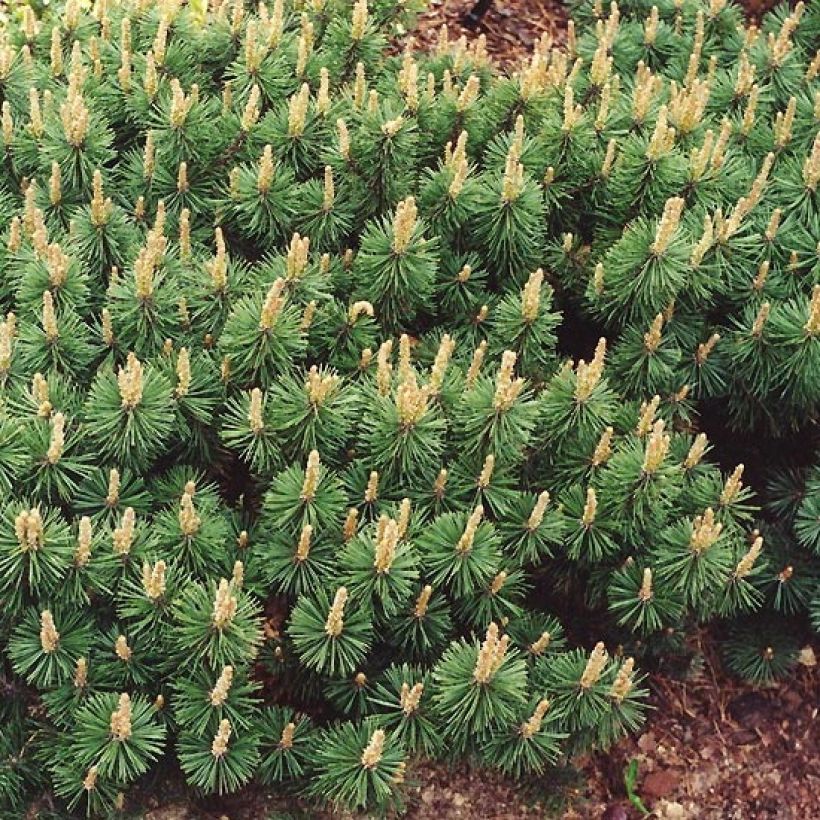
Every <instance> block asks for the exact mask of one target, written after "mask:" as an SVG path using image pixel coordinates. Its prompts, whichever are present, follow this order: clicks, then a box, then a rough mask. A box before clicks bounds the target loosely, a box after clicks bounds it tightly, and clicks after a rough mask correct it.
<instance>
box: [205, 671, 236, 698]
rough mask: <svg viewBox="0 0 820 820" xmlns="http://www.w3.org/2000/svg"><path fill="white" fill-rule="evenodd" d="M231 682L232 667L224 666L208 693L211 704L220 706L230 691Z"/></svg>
mask: <svg viewBox="0 0 820 820" xmlns="http://www.w3.org/2000/svg"><path fill="white" fill-rule="evenodd" d="M232 683H233V667H232V666H225V667H223V669H222V672H221V673H220V675H219V677H218V678H217V680H216V683H215V684H214V688H213V689H211V692H210V694H209V695H208V700H209V701H210V703H211V706H217V707H218V706H222V705H223V704H224V703H225V701H226V700H227V699H228V693H229V692H230V691H231V684H232Z"/></svg>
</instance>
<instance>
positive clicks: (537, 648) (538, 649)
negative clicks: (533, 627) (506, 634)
mask: <svg viewBox="0 0 820 820" xmlns="http://www.w3.org/2000/svg"><path fill="white" fill-rule="evenodd" d="M551 640H552V635H550V633H549V632H547V631H544V632H542V633H541V636H540V637H539V638H538V639H537V640H535V641H533V642H532V643H531V644H530V645H529V647H528V649H529V652H530V653H531V654H532V655H535V656H537V657H540V656H541V655H543V654H544V652H546V651H547V648H548V647H549V645H550V641H551Z"/></svg>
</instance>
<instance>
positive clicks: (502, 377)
mask: <svg viewBox="0 0 820 820" xmlns="http://www.w3.org/2000/svg"><path fill="white" fill-rule="evenodd" d="M516 359H517V355H516V353H515V352H514V351H512V350H506V351H504V353H503V355H502V356H501V367H500V369H499V371H498V375H497V377H496V382H495V396H494V398H493V406H494V407H495V409H496V410H499V411H501V412H504V411H507V410H509V409H510V408H511V407H512V406H513V404H515V401H516V399H517V398H518V396H519V394H520V393H521V391H522V390H523V388H524V379H522V378H517V379H513V372H514V368H515V361H516Z"/></svg>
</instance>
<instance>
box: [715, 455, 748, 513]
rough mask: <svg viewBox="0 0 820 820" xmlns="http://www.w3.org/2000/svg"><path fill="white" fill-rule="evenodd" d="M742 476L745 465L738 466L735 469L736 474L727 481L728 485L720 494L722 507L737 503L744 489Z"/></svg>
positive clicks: (726, 484) (725, 485)
mask: <svg viewBox="0 0 820 820" xmlns="http://www.w3.org/2000/svg"><path fill="white" fill-rule="evenodd" d="M742 476H743V465H742V464H738V465H737V467H735V469H734V472H733V473H732V474H731V475H730V476H729V477H728V478H727V479H726V483H725V484H724V485H723V490H722V492H721V493H720V506H721V507H726V506H728V505H729V504H731V503H732V502H733V501H735V499H736V498H737V496H738V493H739V492H740V490H741V488H742V487H743V482H742V481H741V477H742Z"/></svg>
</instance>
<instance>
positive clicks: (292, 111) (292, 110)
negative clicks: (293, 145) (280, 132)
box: [288, 83, 310, 138]
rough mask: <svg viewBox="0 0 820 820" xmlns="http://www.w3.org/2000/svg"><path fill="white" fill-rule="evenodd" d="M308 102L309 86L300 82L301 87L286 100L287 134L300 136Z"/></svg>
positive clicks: (303, 126) (303, 127)
mask: <svg viewBox="0 0 820 820" xmlns="http://www.w3.org/2000/svg"><path fill="white" fill-rule="evenodd" d="M309 102H310V87H309V86H308V84H307V83H302V87H301V88H300V89H299V91H298V92H297V93H296V94H294V95H293V96H292V97H291V98H290V100H289V101H288V136H289V137H291V138H296V137H301V136H302V135H303V134H304V132H305V121H306V119H307V111H308V103H309Z"/></svg>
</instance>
